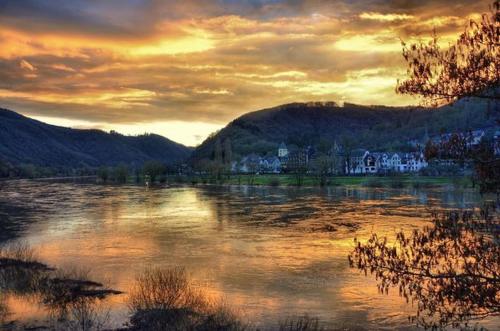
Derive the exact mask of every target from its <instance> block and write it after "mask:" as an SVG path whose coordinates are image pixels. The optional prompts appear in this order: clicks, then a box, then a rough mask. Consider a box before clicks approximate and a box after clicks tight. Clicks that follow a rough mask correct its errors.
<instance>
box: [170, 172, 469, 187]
mask: <svg viewBox="0 0 500 331" xmlns="http://www.w3.org/2000/svg"><path fill="white" fill-rule="evenodd" d="M162 181H164V182H166V183H172V184H173V183H187V184H193V185H197V184H219V185H250V186H365V187H383V188H404V187H415V188H416V187H438V186H446V185H453V186H455V187H460V188H471V187H473V183H472V181H471V180H470V178H468V177H427V176H411V175H403V176H335V177H333V176H332V177H326V178H323V179H321V178H319V177H317V176H309V175H305V176H301V177H300V178H298V177H297V176H294V175H282V174H279V175H272V174H264V175H234V176H228V177H223V178H221V179H218V180H217V179H215V178H207V177H203V176H168V177H166V178H164V180H162ZM322 182H323V185H322Z"/></svg>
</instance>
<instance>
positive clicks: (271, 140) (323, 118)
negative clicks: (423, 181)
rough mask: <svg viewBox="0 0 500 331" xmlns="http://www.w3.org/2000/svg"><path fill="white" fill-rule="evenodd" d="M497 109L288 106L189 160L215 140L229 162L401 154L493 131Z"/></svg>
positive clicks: (462, 104) (467, 105)
mask: <svg viewBox="0 0 500 331" xmlns="http://www.w3.org/2000/svg"><path fill="white" fill-rule="evenodd" d="M498 108H499V104H498V103H496V104H490V105H489V106H488V105H487V104H486V102H485V101H483V100H477V99H469V100H460V101H458V102H456V103H455V104H454V105H448V106H444V107H440V108H433V109H429V108H422V107H385V106H360V105H354V104H344V106H337V105H336V104H335V103H332V102H330V103H292V104H287V105H283V106H279V107H275V108H271V109H264V110H260V111H256V112H252V113H248V114H245V115H243V116H241V117H239V118H238V119H236V120H234V121H232V122H231V123H230V124H229V125H227V126H226V127H225V128H224V129H222V130H221V131H219V132H218V133H217V134H215V135H212V136H211V137H209V138H208V139H207V140H205V141H204V142H203V143H202V144H201V145H200V146H199V147H198V148H197V149H196V150H195V151H194V153H193V155H192V160H193V161H196V160H200V159H204V158H210V157H211V155H212V153H213V151H214V145H215V142H216V141H217V140H219V141H221V142H222V143H224V141H225V140H226V139H228V138H229V139H230V141H231V145H232V153H233V155H234V158H238V157H240V156H244V155H248V154H250V153H256V154H260V155H265V154H266V153H274V154H275V153H276V149H277V147H278V145H279V143H281V142H285V143H286V144H287V145H289V146H290V145H291V146H293V145H295V146H304V145H315V144H318V143H319V142H320V141H321V140H327V141H330V142H333V141H337V142H338V143H341V141H342V140H346V139H347V140H350V143H351V144H353V145H354V147H357V148H366V149H370V150H386V151H390V150H404V149H407V148H408V141H409V140H422V139H424V137H425V136H426V133H427V135H428V136H433V135H438V134H440V133H443V132H456V131H465V130H469V129H479V128H485V127H490V128H491V127H494V126H495V125H496V121H498V119H499V116H498V115H499V113H500V111H499V109H498Z"/></svg>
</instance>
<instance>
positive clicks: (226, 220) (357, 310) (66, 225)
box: [0, 180, 498, 330]
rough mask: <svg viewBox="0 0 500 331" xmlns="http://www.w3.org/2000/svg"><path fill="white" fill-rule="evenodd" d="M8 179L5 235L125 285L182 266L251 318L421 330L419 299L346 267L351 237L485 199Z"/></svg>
mask: <svg viewBox="0 0 500 331" xmlns="http://www.w3.org/2000/svg"><path fill="white" fill-rule="evenodd" d="M0 186H1V189H0V243H8V242H10V243H12V242H26V243H28V244H29V245H30V246H31V247H33V248H34V249H35V251H36V252H37V256H38V258H39V259H40V260H41V261H43V262H45V263H48V264H49V265H52V266H57V267H61V268H74V267H77V268H87V269H90V273H91V275H92V278H93V279H95V280H98V281H104V282H105V283H106V284H108V285H109V286H111V287H112V288H114V289H118V290H122V291H125V292H127V290H128V289H129V288H130V286H131V284H132V283H133V281H134V277H135V276H136V275H137V274H138V273H139V272H140V271H141V270H144V268H146V267H149V266H162V267H173V266H183V267H185V268H186V270H187V271H188V272H189V273H190V275H191V276H192V277H193V278H194V280H195V281H196V284H197V286H200V287H202V288H203V289H204V290H205V291H207V293H210V295H214V296H217V297H220V298H222V299H223V300H224V301H225V302H226V303H227V304H228V305H229V306H231V307H235V309H236V310H237V311H238V313H239V314H240V315H241V316H242V317H243V318H245V319H247V320H250V321H252V323H253V324H254V325H257V326H269V325H273V323H276V322H277V321H279V320H282V319H284V318H286V317H288V316H294V315H304V314H308V315H309V316H314V317H317V318H319V320H320V321H321V322H322V323H323V324H324V325H326V326H332V327H335V328H339V327H341V328H357V327H359V326H361V327H363V328H364V329H368V330H371V329H400V330H406V329H412V328H413V326H412V325H411V324H410V323H409V321H408V316H409V315H411V314H413V313H414V312H415V308H414V307H413V306H412V305H411V304H406V301H405V300H403V299H401V298H400V297H399V296H398V294H397V290H394V291H390V292H389V294H388V295H385V294H380V293H378V291H377V287H376V281H375V279H373V277H371V276H370V275H369V276H367V277H366V276H365V275H364V274H360V273H359V272H358V271H357V270H355V269H351V268H349V265H348V262H347V255H348V254H349V252H350V251H351V250H352V248H353V246H354V242H353V238H354V237H357V238H359V239H361V240H364V239H366V238H368V237H369V235H370V234H371V233H372V232H376V233H378V234H380V235H386V236H388V237H389V238H393V237H394V232H395V231H398V230H405V231H406V230H407V231H411V230H413V229H416V228H420V227H423V226H424V225H427V224H429V213H430V211H431V210H435V209H447V208H457V207H459V208H463V207H472V206H477V205H478V202H479V201H480V197H479V196H478V195H477V193H475V192H473V191H469V190H459V189H453V188H450V187H441V188H432V189H421V190H417V189H376V188H363V187H338V188H326V189H320V188H284V187H277V188H271V187H245V186H240V187H236V186H234V187H215V186H203V187H188V186H186V187H153V188H146V187H142V186H111V185H95V184H85V183H71V182H51V181H28V180H23V181H8V182H0ZM5 300H6V305H7V309H8V311H9V313H10V315H9V318H10V319H13V320H18V321H24V322H33V321H43V319H44V318H45V314H46V312H45V310H44V308H43V306H40V305H38V304H35V303H33V301H32V300H27V299H25V298H23V297H19V296H14V295H11V296H9V297H7V298H6V299H5ZM126 302H127V294H123V295H119V296H115V297H112V298H111V299H108V302H107V305H108V306H109V307H111V320H110V325H111V326H120V325H122V324H123V323H124V321H126V320H127V317H128V308H127V304H126ZM496 323H498V319H497V320H492V319H490V320H486V321H483V324H482V325H485V326H487V327H490V328H493V329H494V328H495V326H498V325H495V324H496Z"/></svg>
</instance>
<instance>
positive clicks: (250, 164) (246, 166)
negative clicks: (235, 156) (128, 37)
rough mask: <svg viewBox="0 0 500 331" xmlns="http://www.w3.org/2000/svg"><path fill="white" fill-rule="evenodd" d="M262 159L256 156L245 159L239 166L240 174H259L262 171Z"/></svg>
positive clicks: (248, 156)
mask: <svg viewBox="0 0 500 331" xmlns="http://www.w3.org/2000/svg"><path fill="white" fill-rule="evenodd" d="M260 164H261V157H260V156H258V155H256V154H250V155H247V156H245V157H243V158H242V159H241V161H240V163H239V166H238V172H242V173H257V172H259V170H260Z"/></svg>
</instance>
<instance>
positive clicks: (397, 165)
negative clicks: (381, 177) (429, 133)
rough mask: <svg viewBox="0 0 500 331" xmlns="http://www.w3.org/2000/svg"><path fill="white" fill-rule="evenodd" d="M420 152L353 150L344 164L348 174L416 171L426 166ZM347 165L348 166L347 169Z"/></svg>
mask: <svg viewBox="0 0 500 331" xmlns="http://www.w3.org/2000/svg"><path fill="white" fill-rule="evenodd" d="M427 166H428V164H427V161H426V160H425V158H424V154H423V153H422V152H417V153H392V154H389V153H384V152H369V151H365V150H356V151H353V153H352V155H351V158H350V162H348V163H347V164H346V173H348V174H354V175H358V174H380V173H388V172H402V173H407V172H418V171H420V170H422V169H423V168H425V167H427ZM347 167H350V168H348V169H347Z"/></svg>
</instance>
